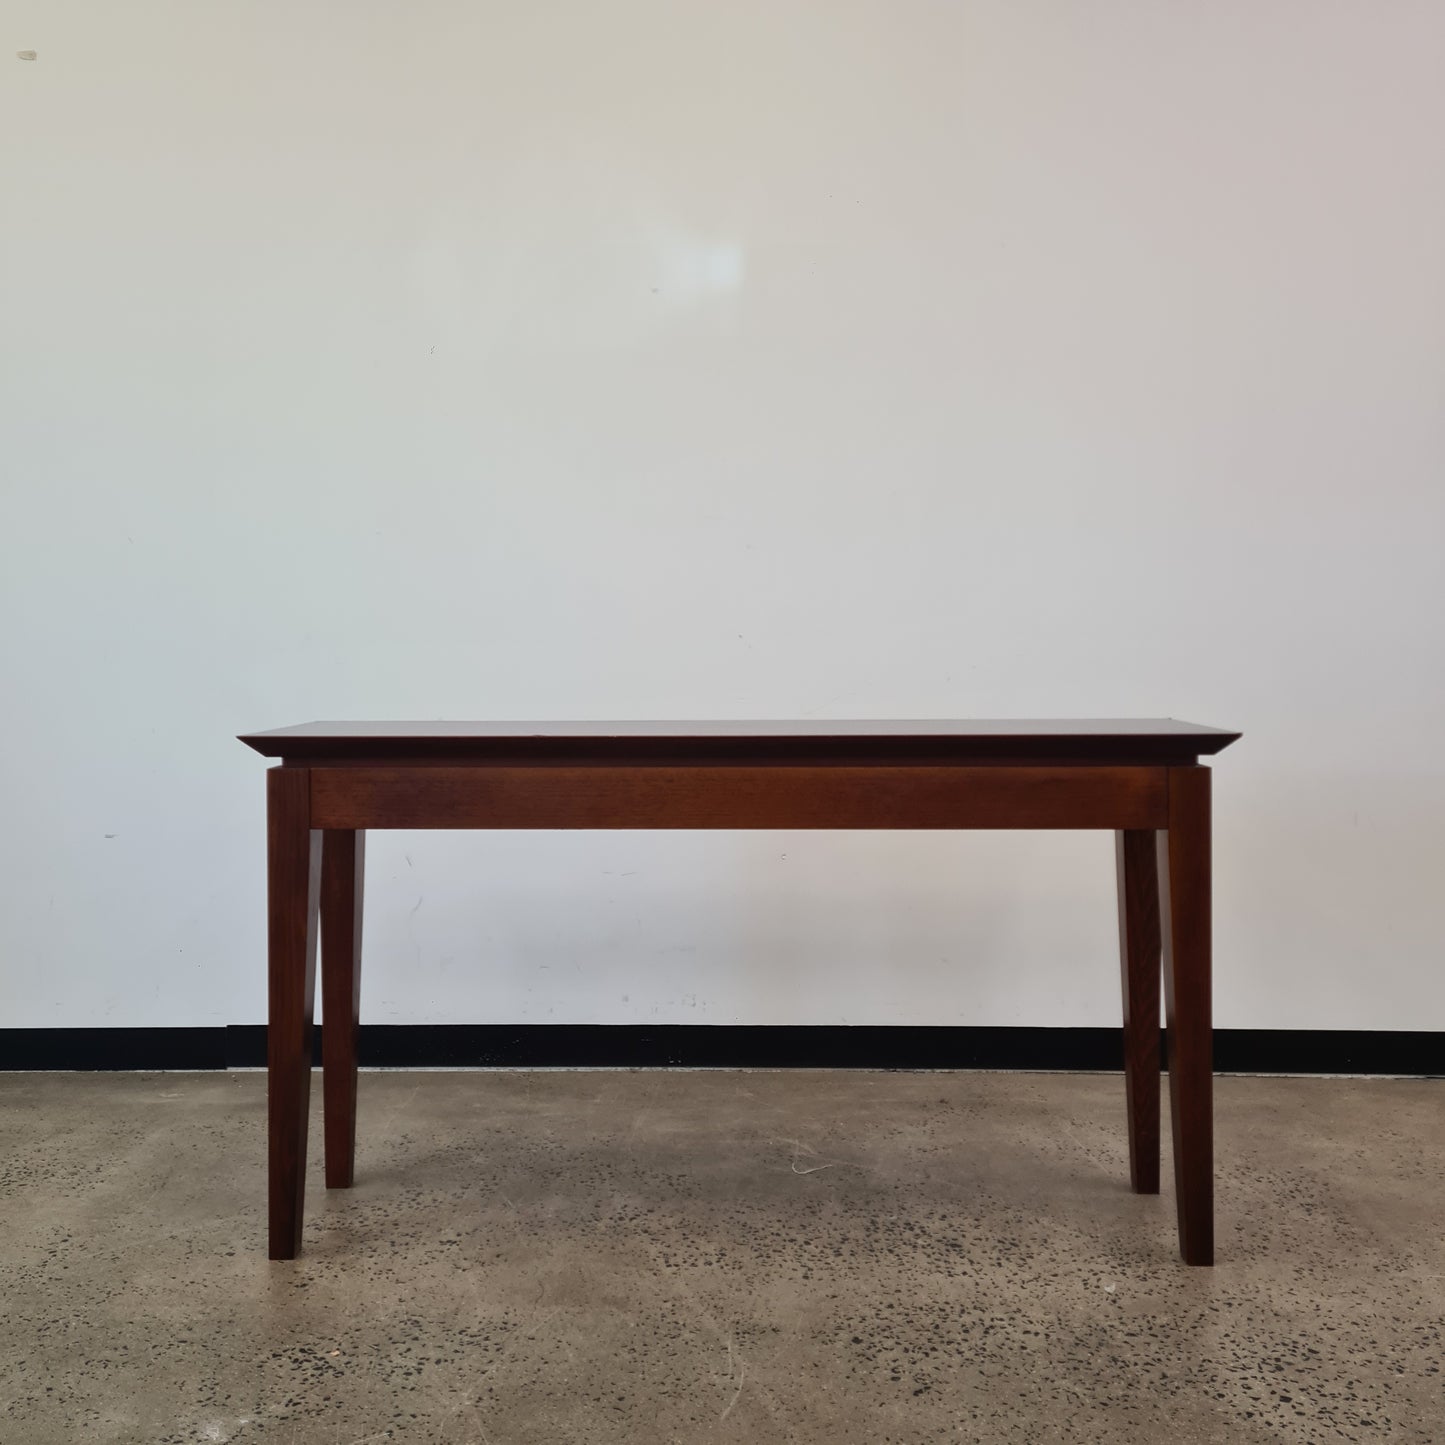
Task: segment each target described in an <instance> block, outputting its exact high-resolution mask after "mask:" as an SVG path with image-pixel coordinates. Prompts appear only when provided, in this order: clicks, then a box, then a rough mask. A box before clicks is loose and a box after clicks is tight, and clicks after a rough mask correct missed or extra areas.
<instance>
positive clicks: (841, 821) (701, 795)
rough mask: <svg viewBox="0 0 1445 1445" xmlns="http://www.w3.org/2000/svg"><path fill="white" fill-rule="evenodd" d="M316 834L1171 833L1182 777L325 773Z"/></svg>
mask: <svg viewBox="0 0 1445 1445" xmlns="http://www.w3.org/2000/svg"><path fill="white" fill-rule="evenodd" d="M307 771H308V772H309V774H310V797H311V808H310V811H311V826H312V827H313V828H338V829H339V828H850V829H851V828H1109V829H1117V828H1124V829H1128V828H1166V827H1167V826H1168V820H1169V772H1170V770H1169V769H1168V768H1164V767H1107V766H1090V765H1084V766H1076V767H1067V766H1053V767H1025V766H982V767H967V766H936V767H935V766H920V765H907V764H899V765H880V766H841V765H836V764H835V765H831V766H827V765H825V766H816V767H813V766H791V765H780V764H767V765H760V766H750V765H747V764H721V765H715V766H714V765H692V766H663V765H649V766H636V765H631V766H607V765H593V764H589V765H587V766H577V767H574V766H546V765H527V766H489V765H471V766H463V767H357V766H346V767H324V766H322V767H312V768H310V769H308V770H307Z"/></svg>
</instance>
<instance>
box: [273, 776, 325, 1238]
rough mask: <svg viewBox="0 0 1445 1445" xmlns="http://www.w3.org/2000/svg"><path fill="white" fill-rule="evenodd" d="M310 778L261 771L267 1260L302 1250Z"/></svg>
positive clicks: (312, 962) (316, 857)
mask: <svg viewBox="0 0 1445 1445" xmlns="http://www.w3.org/2000/svg"><path fill="white" fill-rule="evenodd" d="M310 797H311V793H310V775H309V773H308V772H307V770H306V769H304V768H272V769H271V771H270V772H269V773H267V774H266V828H267V900H268V909H269V915H270V919H269V929H268V946H269V969H268V981H269V1007H268V1020H269V1021H268V1027H267V1030H266V1040H267V1045H266V1063H267V1121H268V1133H269V1165H270V1181H269V1189H270V1255H271V1258H272V1259H294V1258H295V1257H296V1255H297V1253H298V1251H299V1250H300V1248H301V1218H302V1211H303V1204H304V1197H305V1189H306V1114H307V1106H308V1104H309V1102H310V1097H311V1014H312V1008H313V1005H314V1001H315V997H316V910H317V896H318V893H319V890H320V882H321V834H320V833H318V832H314V831H313V830H312V828H311V802H310Z"/></svg>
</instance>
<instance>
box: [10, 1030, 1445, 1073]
mask: <svg viewBox="0 0 1445 1445" xmlns="http://www.w3.org/2000/svg"><path fill="white" fill-rule="evenodd" d="M316 1032H317V1035H318V1037H317V1049H316V1058H317V1062H320V1038H319V1035H320V1028H318V1029H317V1031H316ZM1123 1057H1124V1054H1123V1039H1122V1034H1121V1031H1120V1030H1119V1029H1031V1028H968V1027H963V1028H934V1027H902V1026H894V1025H883V1026H868V1025H858V1026H854V1027H850V1026H847V1025H820V1026H816V1027H813V1026H797V1025H778V1026H774V1025H725V1026H719V1027H711V1026H708V1025H705V1024H660V1025H657V1026H649V1025H646V1024H514V1025H507V1024H363V1025H362V1029H361V1062H362V1064H363V1065H371V1066H373V1067H386V1068H440V1067H450V1068H583V1069H586V1068H694V1069H1019V1070H1083V1071H1090V1070H1116V1069H1120V1068H1122V1067H1123ZM265 1062H266V1027H265V1025H264V1024H233V1025H231V1026H230V1027H223V1028H195V1029H0V1071H3V1070H22V1069H38V1070H49V1069H65V1070H106V1069H110V1070H115V1069H128V1070H148V1069H240V1068H257V1067H260V1066H261V1065H263V1064H264V1063H265ZM1214 1066H1215V1068H1216V1069H1217V1070H1218V1071H1219V1072H1221V1073H1240V1074H1413V1075H1434V1076H1441V1075H1445V1033H1427V1032H1420V1033H1415V1032H1391V1033H1366V1032H1363V1031H1360V1030H1349V1029H1300V1030H1290V1029H1216V1030H1215V1034H1214Z"/></svg>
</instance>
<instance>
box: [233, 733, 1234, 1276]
mask: <svg viewBox="0 0 1445 1445" xmlns="http://www.w3.org/2000/svg"><path fill="white" fill-rule="evenodd" d="M1238 737H1239V734H1238V733H1232V732H1224V731H1221V730H1220V729H1218V728H1208V727H1200V726H1198V725H1196V724H1194V723H1184V722H1175V721H1173V720H1172V719H1165V720H1158V719H1127V720H1107V721H1099V720H1092V719H1091V720H1086V721H1043V722H1032V721H1030V722H1019V721H1009V722H807V723H805V722H785V723H742V722H715V723H701V722H698V723H690V722H683V723H416V722H389V723H388V722H372V723H357V722H334V723H326V722H317V723H304V724H302V725H300V726H298V727H287V728H277V729H275V730H273V731H271V732H261V733H250V734H246V735H244V736H243V737H242V738H241V741H242V742H244V743H246V744H248V745H249V746H250V747H253V748H255V750H256V751H257V752H259V753H262V754H264V755H265V756H266V757H269V758H279V759H280V760H281V762H280V766H279V767H275V768H272V769H271V770H270V771H269V772H268V773H267V774H266V816H267V833H268V844H267V860H268V861H267V880H268V896H269V912H270V925H269V935H268V939H269V956H270V966H269V990H270V992H269V998H270V1004H269V1030H268V1036H267V1037H268V1045H267V1048H268V1053H267V1067H268V1072H269V1080H268V1083H269V1089H268V1120H269V1138H270V1149H269V1164H270V1254H271V1258H272V1259H292V1258H294V1257H295V1256H296V1254H297V1252H298V1251H299V1250H300V1247H301V1219H302V1205H303V1195H304V1189H305V1178H306V1117H307V1105H308V1101H309V1096H310V1086H311V1018H312V1005H313V1000H314V997H315V992H316V935H317V920H318V915H319V919H320V931H321V986H322V1001H323V1004H324V1005H325V1011H326V1027H325V1029H324V1030H323V1031H322V1063H323V1088H324V1098H325V1120H326V1185H327V1187H328V1188H333V1189H334V1188H346V1187H347V1186H348V1185H350V1184H351V1182H352V1171H353V1163H354V1158H355V1152H356V1040H357V1019H358V1001H359V995H360V981H361V898H362V872H363V864H362V858H363V842H364V831H365V830H366V829H368V828H1102V829H1109V830H1112V831H1113V833H1114V835H1115V857H1116V860H1117V868H1118V901H1119V934H1120V960H1121V972H1122V976H1123V990H1124V1062H1125V1096H1126V1100H1127V1105H1128V1121H1129V1175H1130V1182H1131V1183H1132V1185H1133V1187H1134V1189H1135V1190H1136V1191H1138V1192H1139V1193H1141V1194H1156V1193H1158V1191H1159V978H1160V958H1161V944H1162V958H1163V976H1164V998H1165V1014H1166V1021H1167V1027H1168V1030H1169V1085H1170V1098H1171V1103H1172V1117H1173V1129H1174V1179H1175V1187H1176V1193H1177V1202H1178V1213H1179V1248H1180V1253H1181V1254H1182V1255H1183V1257H1184V1260H1185V1262H1186V1263H1188V1264H1212V1263H1213V1262H1214V1180H1213V1153H1214V1140H1213V1133H1214V1122H1213V1061H1212V1031H1211V1028H1212V1026H1211V1001H1210V918H1209V914H1210V844H1209V817H1210V808H1209V769H1208V768H1206V767H1201V766H1200V765H1199V758H1200V757H1201V756H1202V755H1207V754H1212V753H1217V752H1219V751H1220V750H1221V749H1222V748H1225V747H1227V746H1228V745H1229V744H1230V743H1232V742H1234V741H1235V740H1236V738H1238ZM1161 881H1162V882H1163V885H1164V886H1163V888H1162V889H1161V887H1160V883H1161ZM1161 935H1162V937H1161Z"/></svg>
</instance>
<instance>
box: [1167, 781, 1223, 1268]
mask: <svg viewBox="0 0 1445 1445" xmlns="http://www.w3.org/2000/svg"><path fill="white" fill-rule="evenodd" d="M1209 782H1210V777H1209V769H1208V768H1203V767H1190V768H1171V769H1170V770H1169V828H1168V831H1167V832H1163V833H1160V834H1159V845H1158V855H1159V870H1160V873H1161V874H1162V875H1163V877H1164V878H1165V879H1167V884H1166V886H1165V887H1163V888H1162V889H1161V898H1160V902H1161V905H1162V906H1161V910H1160V913H1161V918H1160V922H1161V929H1162V933H1163V939H1164V1011H1165V1021H1166V1025H1167V1028H1168V1030H1169V1095H1170V1104H1171V1106H1172V1107H1171V1113H1172V1116H1173V1124H1174V1186H1175V1193H1176V1196H1177V1203H1178V1210H1179V1252H1180V1253H1181V1254H1182V1255H1183V1257H1184V1262H1185V1263H1186V1264H1213V1263H1214V1032H1213V1018H1212V1002H1211V965H1210V916H1209V915H1210V858H1209V854H1210V840H1209V834H1210V827H1209V812H1210V809H1209Z"/></svg>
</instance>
